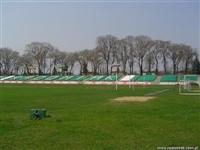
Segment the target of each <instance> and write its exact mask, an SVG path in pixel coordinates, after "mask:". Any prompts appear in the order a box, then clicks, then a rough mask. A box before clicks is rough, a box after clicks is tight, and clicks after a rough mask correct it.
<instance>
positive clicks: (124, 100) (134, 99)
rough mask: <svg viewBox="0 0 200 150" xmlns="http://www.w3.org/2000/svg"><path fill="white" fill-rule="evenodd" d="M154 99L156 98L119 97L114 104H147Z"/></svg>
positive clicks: (114, 100)
mask: <svg viewBox="0 0 200 150" xmlns="http://www.w3.org/2000/svg"><path fill="white" fill-rule="evenodd" d="M154 98H155V97H152V96H127V97H117V98H115V99H113V102H119V103H127V102H146V101H148V100H151V99H154Z"/></svg>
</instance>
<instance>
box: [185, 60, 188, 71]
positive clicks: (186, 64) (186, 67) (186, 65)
mask: <svg viewBox="0 0 200 150" xmlns="http://www.w3.org/2000/svg"><path fill="white" fill-rule="evenodd" d="M187 73H188V61H187V60H186V62H185V74H187Z"/></svg>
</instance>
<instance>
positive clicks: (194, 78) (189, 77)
mask: <svg viewBox="0 0 200 150" xmlns="http://www.w3.org/2000/svg"><path fill="white" fill-rule="evenodd" d="M180 78H181V80H190V81H197V80H198V76H197V75H195V74H188V75H183V76H181V77H180Z"/></svg>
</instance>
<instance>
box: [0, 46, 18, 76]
mask: <svg viewBox="0 0 200 150" xmlns="http://www.w3.org/2000/svg"><path fill="white" fill-rule="evenodd" d="M0 53H1V54H0V57H1V58H0V60H1V61H0V62H1V70H2V73H3V74H6V75H9V74H13V73H14V71H15V69H16V68H15V67H16V62H17V60H18V58H19V53H18V52H16V51H13V50H12V49H9V48H1V49H0Z"/></svg>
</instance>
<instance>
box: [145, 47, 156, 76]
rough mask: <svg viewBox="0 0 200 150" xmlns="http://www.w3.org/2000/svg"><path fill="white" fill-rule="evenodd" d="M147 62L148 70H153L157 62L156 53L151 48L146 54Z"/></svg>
mask: <svg viewBox="0 0 200 150" xmlns="http://www.w3.org/2000/svg"><path fill="white" fill-rule="evenodd" d="M146 62H147V68H148V72H149V73H151V72H152V70H151V69H152V68H153V66H154V64H155V59H154V54H153V51H151V50H150V49H149V52H148V53H147V54H146Z"/></svg>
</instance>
